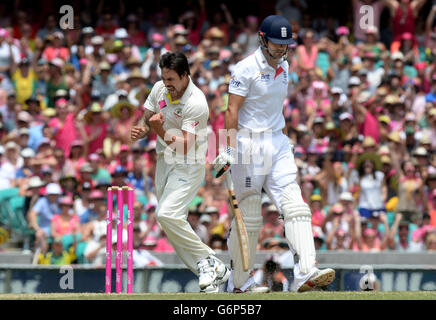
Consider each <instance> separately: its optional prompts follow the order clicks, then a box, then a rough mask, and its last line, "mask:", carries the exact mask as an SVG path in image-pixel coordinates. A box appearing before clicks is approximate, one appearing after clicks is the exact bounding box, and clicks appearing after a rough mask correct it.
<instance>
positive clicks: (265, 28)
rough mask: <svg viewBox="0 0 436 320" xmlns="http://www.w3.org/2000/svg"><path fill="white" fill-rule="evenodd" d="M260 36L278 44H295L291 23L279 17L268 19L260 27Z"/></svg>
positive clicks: (271, 16)
mask: <svg viewBox="0 0 436 320" xmlns="http://www.w3.org/2000/svg"><path fill="white" fill-rule="evenodd" d="M259 33H260V36H261V37H264V38H266V39H268V40H269V41H271V42H272V43H276V44H295V43H296V42H295V41H294V39H292V27H291V24H290V23H289V21H288V20H287V19H286V18H285V17H282V16H279V15H270V16H268V17H266V18H265V19H264V20H263V21H262V24H261V25H260V31H259Z"/></svg>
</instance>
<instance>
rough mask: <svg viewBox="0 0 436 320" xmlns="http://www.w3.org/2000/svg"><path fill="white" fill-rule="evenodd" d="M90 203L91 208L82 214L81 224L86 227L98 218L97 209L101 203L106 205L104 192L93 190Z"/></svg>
mask: <svg viewBox="0 0 436 320" xmlns="http://www.w3.org/2000/svg"><path fill="white" fill-rule="evenodd" d="M89 202H90V204H91V205H90V206H89V208H88V209H87V210H86V211H84V212H83V213H82V215H81V216H80V224H82V225H84V224H86V223H88V222H90V221H93V220H95V219H96V218H97V216H98V212H97V208H98V206H99V205H100V204H101V203H103V204H104V203H105V197H104V194H103V192H101V191H99V190H93V191H91V193H90V195H89Z"/></svg>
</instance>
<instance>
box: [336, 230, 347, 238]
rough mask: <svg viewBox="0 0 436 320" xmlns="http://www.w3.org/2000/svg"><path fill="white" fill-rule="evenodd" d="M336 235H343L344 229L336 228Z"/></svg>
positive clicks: (344, 234)
mask: <svg viewBox="0 0 436 320" xmlns="http://www.w3.org/2000/svg"><path fill="white" fill-rule="evenodd" d="M336 235H337V236H339V237H345V236H346V235H347V233H346V232H345V230H344V229H338V231H336Z"/></svg>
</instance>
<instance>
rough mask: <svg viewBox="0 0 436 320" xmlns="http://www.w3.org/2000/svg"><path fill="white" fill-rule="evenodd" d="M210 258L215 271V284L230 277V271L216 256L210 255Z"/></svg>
mask: <svg viewBox="0 0 436 320" xmlns="http://www.w3.org/2000/svg"><path fill="white" fill-rule="evenodd" d="M210 259H211V260H212V263H213V266H214V268H215V272H216V280H215V281H216V284H217V285H218V286H219V285H221V284H223V283H225V282H226V281H227V280H228V279H229V278H230V274H231V271H230V269H229V268H227V266H226V265H225V264H224V263H223V262H222V261H221V260H219V259H217V258H216V257H214V256H212V257H211V258H210Z"/></svg>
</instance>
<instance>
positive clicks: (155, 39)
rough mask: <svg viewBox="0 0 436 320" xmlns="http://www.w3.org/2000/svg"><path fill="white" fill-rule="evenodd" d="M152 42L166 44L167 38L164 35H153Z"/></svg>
mask: <svg viewBox="0 0 436 320" xmlns="http://www.w3.org/2000/svg"><path fill="white" fill-rule="evenodd" d="M151 42H159V43H164V42H165V38H164V36H163V35H161V34H160V33H157V32H156V33H153V35H152V36H151Z"/></svg>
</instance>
